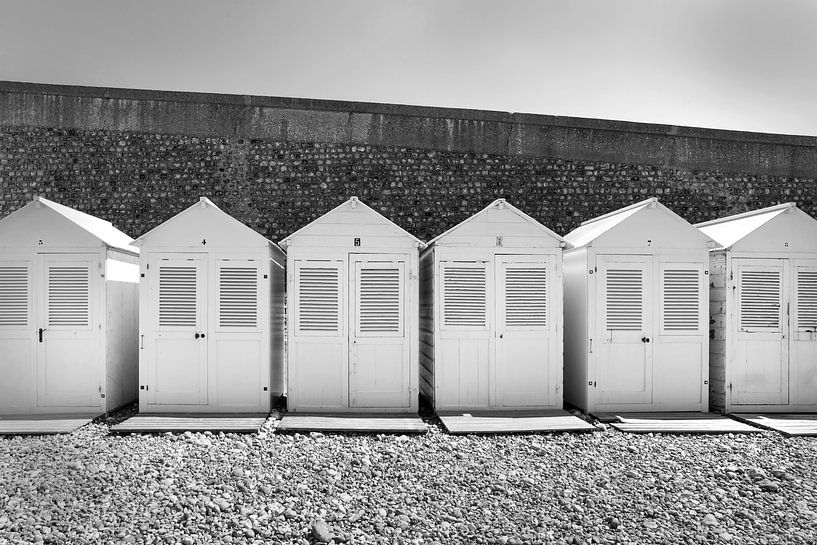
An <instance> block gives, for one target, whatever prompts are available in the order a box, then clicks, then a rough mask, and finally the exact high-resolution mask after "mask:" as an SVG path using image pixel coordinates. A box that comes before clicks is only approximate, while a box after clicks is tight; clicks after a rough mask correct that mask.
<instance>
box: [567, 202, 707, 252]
mask: <svg viewBox="0 0 817 545" xmlns="http://www.w3.org/2000/svg"><path fill="white" fill-rule="evenodd" d="M653 210H655V211H659V212H661V215H662V216H664V217H665V218H666V219H667V220H668V221H669V223H670V224H672V225H674V226H677V227H679V228H681V229H684V230H687V231H688V232H689V233H690V235H691V237H692V238H695V239H699V240H701V242H702V243H704V244H706V245H712V244H714V241H713V240H712V239H711V238H709V237H708V236H706V235H705V234H704V233H702V232H701V231H699V230H698V229H696V228H695V227H694V226H692V225H691V224H690V223H689V222H688V221H686V220H685V219H684V218H682V217H681V216H679V215H678V214H676V213H675V212H673V211H672V210H670V209H669V208H667V207H666V206H664V205H663V204H661V203H660V202H658V199H657V198H656V197H651V198H649V199H646V200H644V201H641V202H638V203H635V204H632V205H630V206H627V207H624V208H621V209H619V210H615V211H613V212H610V213H608V214H604V215H603V216H599V217H597V218H593V219H591V220H588V221H585V222H584V223H582V224H581V226H579V227H578V228H576V229H574V230H573V231H571V232H570V233H568V234H567V235H565V239H566V240H567V241H568V242H569V243H571V244H573V246H575V247H580V246H586V245H588V244H590V243H592V242H596V241H600V240H601V239H609V238H612V237H613V235H615V234H616V231H621V230H623V231H627V228H626V225H628V224H629V223H630V222H632V221H635V220H634V218H637V217H639V216H640V215H641V214H643V213H645V212H646V211H653ZM619 234H620V233H619Z"/></svg>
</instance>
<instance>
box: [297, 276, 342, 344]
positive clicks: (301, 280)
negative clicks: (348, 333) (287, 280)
mask: <svg viewBox="0 0 817 545" xmlns="http://www.w3.org/2000/svg"><path fill="white" fill-rule="evenodd" d="M299 265H300V266H299V267H297V290H298V300H297V305H298V306H297V309H296V312H297V316H298V327H297V330H298V331H299V332H304V333H312V332H314V333H323V334H326V333H339V332H340V293H341V291H340V284H339V283H340V270H339V269H338V267H337V265H335V264H331V265H330V266H310V265H311V264H299Z"/></svg>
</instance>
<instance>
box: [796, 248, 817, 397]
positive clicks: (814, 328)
mask: <svg viewBox="0 0 817 545" xmlns="http://www.w3.org/2000/svg"><path fill="white" fill-rule="evenodd" d="M793 269H794V270H793V275H792V277H793V280H794V289H793V290H792V294H793V301H792V304H791V305H790V306H791V316H792V319H791V328H792V331H791V343H790V346H791V354H790V358H791V383H792V389H791V390H792V391H791V395H792V399H791V403H792V404H793V405H815V404H817V260H814V259H811V260H808V259H802V260H795V261H794V263H793Z"/></svg>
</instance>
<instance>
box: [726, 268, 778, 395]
mask: <svg viewBox="0 0 817 545" xmlns="http://www.w3.org/2000/svg"><path fill="white" fill-rule="evenodd" d="M734 262H735V268H734V269H735V270H734V272H733V274H734V275H735V276H736V278H735V281H736V282H737V290H736V291H737V297H736V301H735V307H736V315H737V319H736V320H735V323H736V325H737V331H736V332H735V343H736V346H735V349H736V350H735V353H736V358H735V369H734V371H733V372H732V373H731V380H730V382H731V384H732V395H733V402H734V403H735V404H738V405H740V404H743V405H786V404H788V402H789V384H788V383H789V369H788V367H789V366H788V359H789V358H788V352H789V350H788V344H789V343H788V339H787V338H786V337H787V336H788V324H787V323H786V322H787V319H786V318H787V316H786V306H787V302H788V301H787V300H786V299H787V298H786V296H785V294H786V292H787V289H788V282H787V278H788V274H789V266H788V260H785V259H735V260H734Z"/></svg>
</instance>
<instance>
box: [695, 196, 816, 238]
mask: <svg viewBox="0 0 817 545" xmlns="http://www.w3.org/2000/svg"><path fill="white" fill-rule="evenodd" d="M788 210H797V211H798V212H800V213H801V214H804V215H807V214H806V213H805V212H803V211H802V210H800V209H799V208H797V205H796V204H795V203H793V202H787V203H783V204H778V205H775V206H769V207H768V208H761V209H760V210H752V211H751V212H744V213H742V214H735V215H734V216H727V217H725V218H720V219H716V220H711V221H705V222H702V223H696V224H695V227H697V228H698V229H699V230H700V231H701V232H702V233H704V234H705V235H706V236H708V237H710V238H712V239H713V240H714V241H715V242H717V243H718V245H719V246H721V247H722V248H724V249H726V248H730V247H732V246H734V245H735V243H737V242H738V241H739V240H742V239H743V238H745V237H746V236H748V235H749V234H751V233H752V232H754V231H756V230H757V229H759V228H760V227H762V226H763V225H766V224H767V223H769V222H770V221H772V220H773V219H774V218H776V217H777V216H779V215H781V214H784V213H786V211H788Z"/></svg>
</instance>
